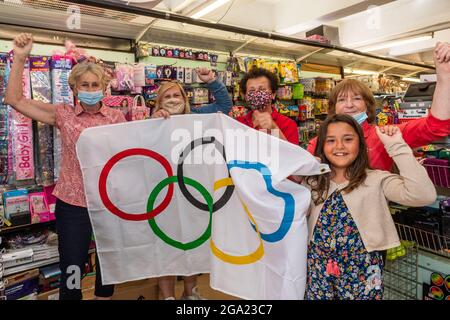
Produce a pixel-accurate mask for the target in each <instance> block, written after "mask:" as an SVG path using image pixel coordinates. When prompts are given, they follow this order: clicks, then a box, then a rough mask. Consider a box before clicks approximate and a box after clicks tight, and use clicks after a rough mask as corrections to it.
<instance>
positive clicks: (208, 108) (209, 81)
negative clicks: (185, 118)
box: [152, 68, 233, 118]
mask: <svg viewBox="0 0 450 320" xmlns="http://www.w3.org/2000/svg"><path fill="white" fill-rule="evenodd" d="M196 72H197V75H198V77H199V79H200V80H202V81H203V82H205V83H206V85H207V87H208V89H209V91H210V92H212V94H213V96H214V98H215V100H216V101H215V102H213V103H210V104H206V105H202V106H200V107H196V108H191V107H190V105H189V97H188V96H187V94H186V91H184V89H183V87H182V86H181V84H180V83H179V82H177V81H169V82H165V83H163V84H162V85H161V87H159V89H158V96H157V97H156V103H155V109H154V111H153V114H152V118H161V117H164V118H168V117H170V116H171V115H176V114H189V113H215V112H222V113H225V114H228V113H229V112H230V109H231V107H232V106H233V102H232V101H231V98H230V96H229V94H228V91H227V88H226V87H225V85H224V84H223V83H222V82H220V81H219V80H218V79H216V77H215V75H214V73H213V72H212V71H211V70H209V69H207V68H198V69H196Z"/></svg>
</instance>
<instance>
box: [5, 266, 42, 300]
mask: <svg viewBox="0 0 450 320" xmlns="http://www.w3.org/2000/svg"><path fill="white" fill-rule="evenodd" d="M6 279H7V283H8V284H7V287H6V289H5V296H6V298H7V300H17V299H20V298H24V297H26V296H29V295H32V294H34V293H36V294H37V292H38V289H39V269H32V270H29V271H25V272H21V273H18V274H15V275H12V276H9V277H7V278H6Z"/></svg>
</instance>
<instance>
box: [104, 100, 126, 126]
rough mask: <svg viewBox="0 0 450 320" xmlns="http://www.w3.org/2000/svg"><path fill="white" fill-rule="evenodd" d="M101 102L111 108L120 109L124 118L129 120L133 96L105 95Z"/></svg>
mask: <svg viewBox="0 0 450 320" xmlns="http://www.w3.org/2000/svg"><path fill="white" fill-rule="evenodd" d="M102 103H103V104H104V105H105V106H107V107H111V108H113V109H117V110H120V111H121V112H122V113H123V115H124V116H125V119H127V120H128V121H129V120H131V117H130V112H131V107H132V105H133V97H130V96H106V97H104V98H103V100H102Z"/></svg>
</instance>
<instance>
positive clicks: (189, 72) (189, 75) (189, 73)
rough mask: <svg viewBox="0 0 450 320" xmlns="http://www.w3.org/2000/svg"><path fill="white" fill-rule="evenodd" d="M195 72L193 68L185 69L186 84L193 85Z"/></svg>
mask: <svg viewBox="0 0 450 320" xmlns="http://www.w3.org/2000/svg"><path fill="white" fill-rule="evenodd" d="M193 72H194V70H193V69H192V68H184V83H186V84H191V83H192V82H193V76H192V75H193Z"/></svg>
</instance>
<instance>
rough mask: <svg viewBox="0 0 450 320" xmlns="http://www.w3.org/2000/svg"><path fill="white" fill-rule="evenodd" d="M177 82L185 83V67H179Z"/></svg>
mask: <svg viewBox="0 0 450 320" xmlns="http://www.w3.org/2000/svg"><path fill="white" fill-rule="evenodd" d="M176 69H177V80H178V81H180V82H181V83H183V82H184V68H183V67H177V68H176Z"/></svg>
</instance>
